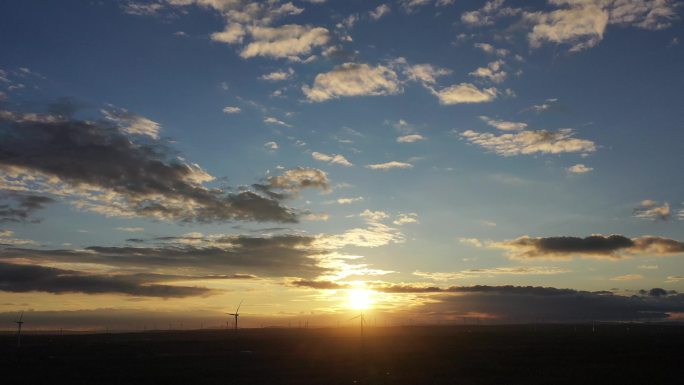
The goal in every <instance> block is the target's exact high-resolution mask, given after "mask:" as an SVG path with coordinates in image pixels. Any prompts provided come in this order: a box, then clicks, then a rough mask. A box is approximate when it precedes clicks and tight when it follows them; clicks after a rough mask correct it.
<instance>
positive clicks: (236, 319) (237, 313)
mask: <svg viewBox="0 0 684 385" xmlns="http://www.w3.org/2000/svg"><path fill="white" fill-rule="evenodd" d="M242 301H244V299H242V300H240V304H239V305H238V307H237V309H235V313H226V314H228V315H232V316H233V317H235V331H237V329H238V317H239V316H240V313H239V311H240V306H242Z"/></svg>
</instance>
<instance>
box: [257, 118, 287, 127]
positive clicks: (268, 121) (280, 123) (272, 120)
mask: <svg viewBox="0 0 684 385" xmlns="http://www.w3.org/2000/svg"><path fill="white" fill-rule="evenodd" d="M264 123H266V124H274V125H278V126H285V127H292V125H290V124H287V123H285V122H283V121H282V120H278V119H276V118H274V117H272V116H267V117H265V118H264Z"/></svg>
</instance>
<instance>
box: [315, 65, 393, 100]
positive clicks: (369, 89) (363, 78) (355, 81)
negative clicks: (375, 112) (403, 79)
mask: <svg viewBox="0 0 684 385" xmlns="http://www.w3.org/2000/svg"><path fill="white" fill-rule="evenodd" d="M302 91H303V92H304V94H305V95H306V97H307V99H308V100H310V101H312V102H323V101H326V100H330V99H337V98H340V97H351V96H366V95H393V94H398V93H401V92H402V91H403V90H402V88H401V83H400V81H399V79H398V78H397V74H396V73H395V72H394V71H393V70H392V69H390V68H388V67H385V66H382V65H378V66H375V67H371V66H369V65H368V64H357V63H345V64H342V65H340V66H337V67H335V68H334V69H333V70H332V71H330V72H326V73H321V74H318V75H316V78H315V79H314V84H313V86H311V87H309V86H304V87H302Z"/></svg>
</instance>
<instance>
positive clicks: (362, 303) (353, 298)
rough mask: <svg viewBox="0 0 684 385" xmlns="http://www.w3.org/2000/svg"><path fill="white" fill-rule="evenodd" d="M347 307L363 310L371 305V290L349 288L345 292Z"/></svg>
mask: <svg viewBox="0 0 684 385" xmlns="http://www.w3.org/2000/svg"><path fill="white" fill-rule="evenodd" d="M347 294H348V296H349V307H350V308H352V309H355V310H365V309H368V308H370V307H371V306H372V305H373V292H372V291H371V290H366V289H351V290H349V291H348V292H347Z"/></svg>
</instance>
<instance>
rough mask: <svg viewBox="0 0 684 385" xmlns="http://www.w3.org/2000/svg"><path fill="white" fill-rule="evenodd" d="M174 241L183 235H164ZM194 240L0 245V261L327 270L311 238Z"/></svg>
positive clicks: (205, 270) (287, 272)
mask: <svg viewBox="0 0 684 385" xmlns="http://www.w3.org/2000/svg"><path fill="white" fill-rule="evenodd" d="M166 238H170V239H171V240H175V241H178V240H179V239H181V240H182V239H183V237H178V238H176V237H166ZM190 238H192V242H194V244H184V243H170V244H160V245H157V246H155V247H105V246H91V247H87V248H85V250H41V249H28V248H5V249H0V260H6V261H9V260H18V259H23V260H29V261H33V262H34V263H37V264H41V263H48V262H87V263H100V264H106V265H110V266H117V267H123V268H155V269H166V270H168V271H173V270H174V269H183V270H184V271H186V270H187V271H192V272H193V273H194V274H228V275H230V274H236V273H240V274H255V275H258V276H268V277H285V276H289V277H302V278H307V277H315V276H318V275H320V274H322V273H324V272H326V271H327V270H326V269H324V268H322V267H320V266H318V260H317V259H315V256H316V255H319V254H322V253H325V252H326V251H325V250H320V249H318V248H317V247H315V246H314V245H313V243H314V240H315V238H314V237H308V236H298V235H280V236H273V237H266V238H254V237H246V236H222V237H219V238H215V239H209V238H203V237H190Z"/></svg>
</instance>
